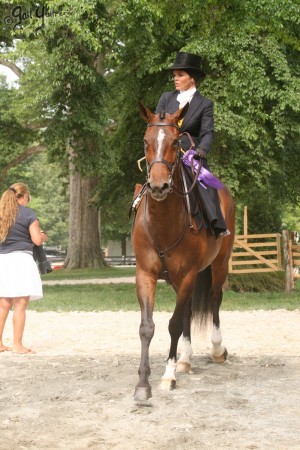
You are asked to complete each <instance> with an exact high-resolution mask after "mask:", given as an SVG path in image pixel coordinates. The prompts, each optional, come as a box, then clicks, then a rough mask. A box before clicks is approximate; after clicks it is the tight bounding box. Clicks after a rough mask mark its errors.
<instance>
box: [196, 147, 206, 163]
mask: <svg viewBox="0 0 300 450" xmlns="http://www.w3.org/2000/svg"><path fill="white" fill-rule="evenodd" d="M206 157H207V155H206V151H205V150H204V149H203V148H201V147H198V148H196V153H195V155H194V159H197V160H199V159H206Z"/></svg>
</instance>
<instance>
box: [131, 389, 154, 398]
mask: <svg viewBox="0 0 300 450" xmlns="http://www.w3.org/2000/svg"><path fill="white" fill-rule="evenodd" d="M151 397H152V392H151V387H150V386H146V387H144V386H137V387H136V388H135V391H134V397H133V398H134V400H135V401H137V402H144V401H146V400H149V398H151Z"/></svg>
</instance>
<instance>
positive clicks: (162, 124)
mask: <svg viewBox="0 0 300 450" xmlns="http://www.w3.org/2000/svg"><path fill="white" fill-rule="evenodd" d="M149 127H175V128H177V130H179V127H178V125H176V123H171V122H150V123H148V125H147V128H149Z"/></svg>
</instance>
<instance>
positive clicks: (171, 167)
mask: <svg viewBox="0 0 300 450" xmlns="http://www.w3.org/2000/svg"><path fill="white" fill-rule="evenodd" d="M150 127H174V128H176V130H178V131H179V127H178V125H176V123H172V122H150V123H148V125H147V128H150ZM182 134H187V135H188V137H189V139H190V141H191V145H192V146H194V145H195V144H194V142H193V141H192V139H191V137H190V135H189V134H188V133H181V134H179V136H178V137H180V136H182ZM180 152H181V150H180V143H179V142H178V146H177V154H176V159H175V162H174V163H173V164H171V163H169V161H167V160H166V159H163V158H157V159H154V160H153V161H151V163H150V164H149V163H148V162H147V163H146V164H147V178H149V175H150V171H151V168H152V166H153V165H154V164H157V163H160V164H164V165H165V166H166V167H167V168H168V169H169V171H170V175H169V183H170V186H171V190H172V188H173V186H174V181H173V175H174V172H175V169H176V167H177V164H178V162H179V160H180ZM201 165H202V163H199V166H198V171H197V173H195V174H194V175H195V176H194V179H193V182H192V184H191V186H190V188H189V189H187V188H186V187H185V188H186V189H185V190H184V191H183V192H179V191H178V192H177V194H178V195H183V196H187V195H188V194H189V193H190V192H192V190H193V189H194V187H195V184H196V183H197V180H198V175H199V173H200V170H201Z"/></svg>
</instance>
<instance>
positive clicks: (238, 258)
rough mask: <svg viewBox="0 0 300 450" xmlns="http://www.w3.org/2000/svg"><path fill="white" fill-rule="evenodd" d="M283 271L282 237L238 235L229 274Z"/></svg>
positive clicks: (275, 234)
mask: <svg viewBox="0 0 300 450" xmlns="http://www.w3.org/2000/svg"><path fill="white" fill-rule="evenodd" d="M278 270H282V264H281V235H280V234H279V233H274V234H248V235H237V236H235V240H234V247H233V251H232V254H231V258H230V261H229V273H257V272H276V271H278Z"/></svg>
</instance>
